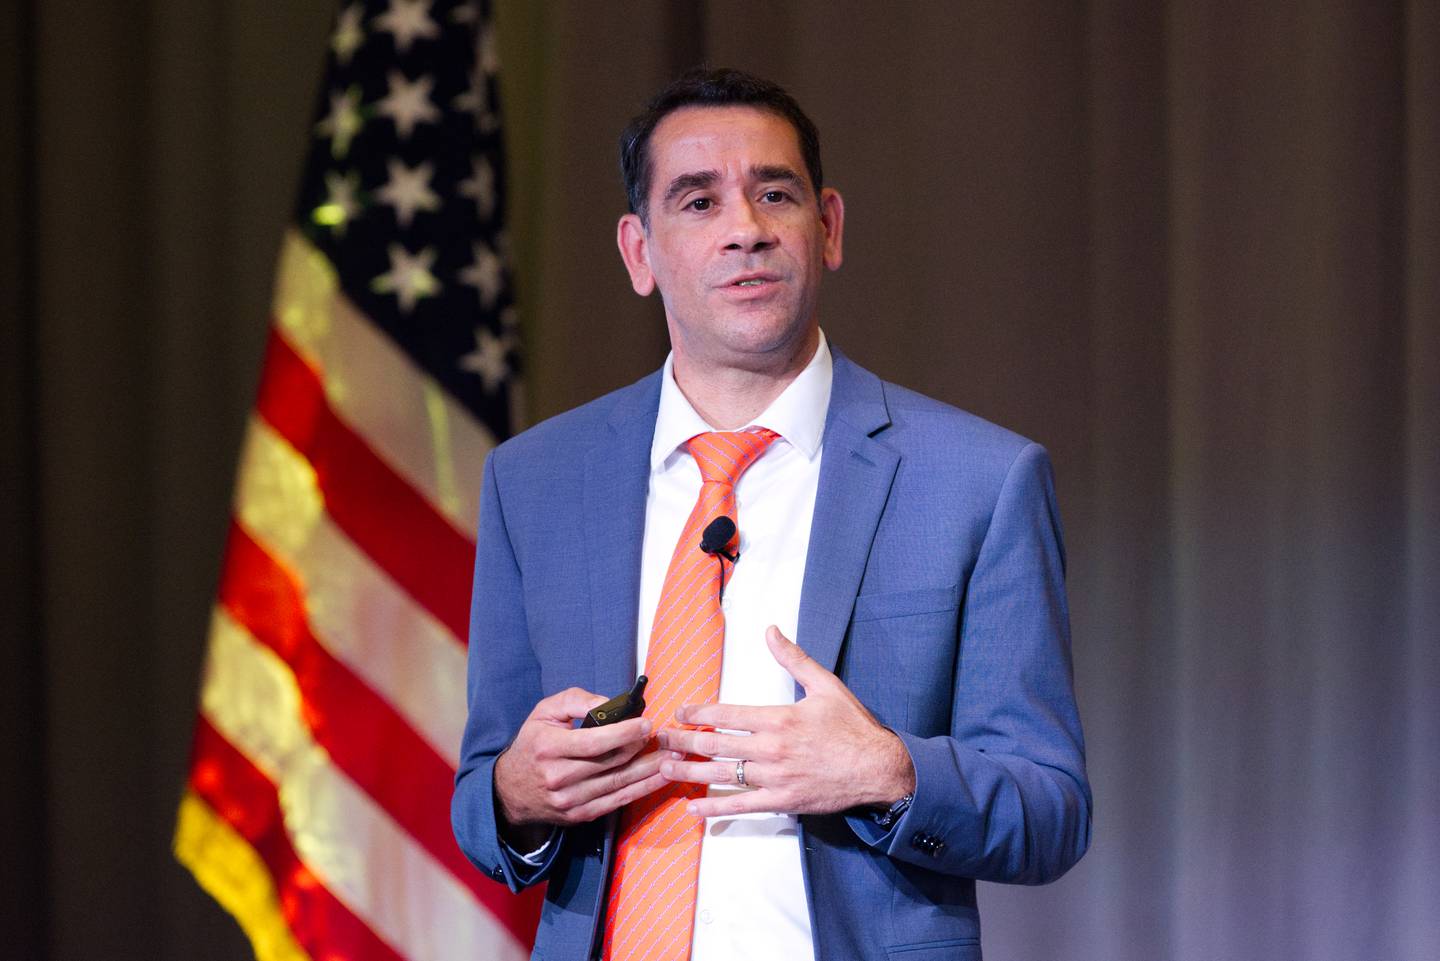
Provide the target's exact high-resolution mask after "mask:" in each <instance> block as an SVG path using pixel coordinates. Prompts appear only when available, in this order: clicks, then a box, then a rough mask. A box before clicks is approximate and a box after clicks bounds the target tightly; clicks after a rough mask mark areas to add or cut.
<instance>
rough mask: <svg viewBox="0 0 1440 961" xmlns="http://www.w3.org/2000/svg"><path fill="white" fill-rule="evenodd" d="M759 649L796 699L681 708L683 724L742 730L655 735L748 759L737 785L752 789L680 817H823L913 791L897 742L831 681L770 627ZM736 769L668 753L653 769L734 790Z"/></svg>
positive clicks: (684, 747)
mask: <svg viewBox="0 0 1440 961" xmlns="http://www.w3.org/2000/svg"><path fill="white" fill-rule="evenodd" d="M765 643H766V644H767V645H768V646H769V648H770V653H771V655H773V656H774V658H775V660H776V661H778V662H779V663H780V666H781V667H783V668H785V670H786V671H787V672H789V674H790V676H791V677H793V678H794V679H795V680H796V681H797V682H799V684H800V686H801V687H803V688H804V689H805V697H804V699H803V700H800V701H798V702H796V703H795V704H789V705H784V706H778V707H742V706H738V705H730V704H707V705H704V706H701V707H694V706H685V707H682V708H680V709H679V710H678V711H676V712H675V719H676V720H677V721H679V722H680V723H681V724H693V725H702V726H705V727H710V728H723V729H726V730H731V731H749V732H750V734H749V735H748V736H744V735H736V734H721V733H719V732H718V731H713V730H705V731H693V730H685V729H681V728H665V729H663V730H661V732H660V734H659V741H660V746H661V747H662V748H664V749H665V750H667V751H679V752H683V753H685V754H691V755H701V756H703V757H726V758H736V759H742V758H743V759H744V760H745V762H746V763H745V782H746V784H747V785H749V786H752V787H754V790H752V791H742V792H738V793H736V794H731V795H728V796H725V797H704V798H697V799H696V800H694V801H692V802H690V804H689V805H687V807H686V811H687V812H688V813H690V814H694V815H697V816H699V817H715V816H717V815H725V814H746V813H749V812H752V811H778V812H782V813H786V814H831V813H834V812H836V811H845V810H849V809H850V808H853V807H859V806H861V805H877V806H879V805H889V804H892V803H894V802H895V801H898V800H899V799H900V798H902V797H904V796H905V795H906V794H909V793H910V792H912V791H914V790H915V766H914V764H913V763H912V762H911V760H910V753H909V752H908V751H907V750H906V749H905V745H904V744H903V743H902V742H901V740H900V738H899V737H898V736H896V734H895V733H894V732H893V731H891V730H889V729H888V728H885V727H883V726H882V725H881V724H880V723H879V722H878V721H876V720H875V718H874V717H872V716H871V714H870V712H869V711H867V710H865V706H864V705H863V704H861V703H860V702H859V700H857V699H856V697H855V695H854V694H851V693H850V689H849V688H847V687H846V686H845V685H844V684H843V683H842V682H841V681H840V679H839V678H838V677H836V676H835V675H834V674H831V673H830V672H829V671H827V670H825V669H824V668H823V667H821V666H820V665H819V664H817V663H815V659H814V658H812V657H811V656H810V655H808V654H806V653H805V652H804V651H803V650H801V649H800V646H799V645H798V644H794V643H792V642H791V641H789V640H788V639H787V638H786V637H785V635H783V634H781V633H780V629H779V628H777V627H773V626H772V627H771V628H770V629H769V630H767V631H766V632H765ZM735 763H736V762H735V761H681V760H675V759H673V755H671V756H667V758H666V759H665V760H662V761H661V762H660V773H661V774H662V775H663V776H664V777H666V778H668V779H669V780H672V781H689V782H693V783H696V784H732V785H733V784H735V783H736V781H735Z"/></svg>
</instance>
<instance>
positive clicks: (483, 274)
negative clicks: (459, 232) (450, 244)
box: [460, 240, 505, 310]
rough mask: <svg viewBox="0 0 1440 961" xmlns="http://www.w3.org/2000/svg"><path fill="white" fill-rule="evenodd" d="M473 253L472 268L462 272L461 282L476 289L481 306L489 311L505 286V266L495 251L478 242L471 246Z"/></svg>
mask: <svg viewBox="0 0 1440 961" xmlns="http://www.w3.org/2000/svg"><path fill="white" fill-rule="evenodd" d="M471 252H472V254H473V255H474V259H473V260H472V261H471V263H470V266H468V267H466V268H465V269H464V270H462V271H460V282H461V283H462V284H465V285H467V286H469V287H474V288H475V289H476V290H477V291H478V292H479V294H480V304H481V306H483V307H484V308H485V309H486V310H489V309H490V308H492V307H494V306H495V301H496V300H498V299H499V297H500V290H501V289H502V288H503V287H504V285H505V278H504V269H505V265H504V264H502V263H501V261H500V258H499V257H498V256H497V255H496V253H495V251H493V250H491V249H490V248H489V247H487V246H486V245H485V244H484V243H482V242H480V241H478V240H477V241H475V242H474V243H473V244H472V245H471Z"/></svg>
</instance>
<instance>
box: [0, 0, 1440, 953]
mask: <svg viewBox="0 0 1440 961" xmlns="http://www.w3.org/2000/svg"><path fill="white" fill-rule="evenodd" d="M7 9H8V12H6V13H5V14H4V17H5V20H4V23H3V25H0V44H3V46H0V54H3V55H0V64H3V69H0V109H3V116H4V118H5V129H6V131H7V135H6V136H5V137H4V138H0V140H3V144H0V254H3V258H4V259H3V262H0V268H3V271H4V273H3V274H0V308H3V309H4V310H5V312H6V316H7V322H6V324H5V327H4V330H3V339H0V348H3V350H4V358H5V362H4V364H3V373H0V377H3V381H0V386H3V391H0V402H3V405H4V406H3V410H0V413H3V419H0V430H3V434H0V443H3V447H0V452H3V475H0V479H3V481H4V485H5V486H4V490H5V496H4V498H3V514H0V518H3V522H4V524H5V536H4V537H3V538H0V540H3V548H0V561H3V564H4V567H3V569H0V597H3V599H4V605H5V607H4V610H3V612H0V613H3V621H0V623H3V631H4V633H5V638H4V643H3V645H0V650H3V652H4V653H3V655H0V656H3V658H4V660H3V662H0V704H3V708H0V720H3V722H4V727H3V731H4V733H3V735H0V746H3V750H4V753H3V755H0V765H3V767H0V778H3V780H4V783H5V785H6V788H5V790H4V791H3V792H0V796H3V801H0V804H3V808H0V811H3V813H4V824H3V829H4V832H5V834H4V836H3V838H0V849H3V851H4V852H5V853H4V854H3V856H0V880H3V884H4V887H3V890H0V905H3V907H0V911H3V912H4V922H5V931H4V932H3V936H4V938H5V942H4V943H6V944H7V945H14V946H16V950H17V951H18V953H16V954H14V955H13V956H15V957H21V958H31V957H33V958H55V959H81V958H97V957H103V958H111V959H126V958H135V959H164V961H168V959H181V958H186V959H194V958H217V959H239V958H242V957H245V956H246V954H245V946H244V942H243V939H242V938H241V937H240V935H239V933H238V930H237V929H235V927H234V926H233V924H231V923H230V922H229V921H228V919H227V918H226V917H225V916H224V915H223V914H222V913H221V912H220V911H219V909H218V908H216V907H215V906H214V905H212V904H211V903H210V902H208V901H207V900H206V899H205V898H204V897H203V896H202V895H201V894H200V893H199V891H198V889H197V888H196V887H195V886H194V885H193V883H191V882H190V881H189V879H188V877H187V876H186V875H184V873H183V872H182V871H181V870H180V869H179V868H178V867H177V866H175V865H174V864H173V863H172V862H171V860H170V858H169V855H168V850H167V846H168V837H169V832H170V828H171V824H172V819H173V812H174V806H175V802H176V800H177V798H178V796H179V790H180V785H181V783H182V779H183V777H184V768H185V755H186V751H187V749H188V741H189V734H190V726H191V721H192V718H193V711H194V699H195V692H196V685H197V672H198V666H199V662H200V657H201V654H202V648H203V641H204V635H205V625H206V620H207V612H208V608H209V605H210V601H211V592H212V590H213V587H214V581H215V576H216V572H217V570H218V565H219V555H220V549H221V546H222V538H223V534H224V530H225V526H226V522H227V508H228V499H229V495H230V483H231V475H232V471H233V469H234V463H235V457H236V454H237V452H238V443H239V438H240V432H241V429H242V427H243V424H244V419H245V416H246V412H247V409H248V406H249V403H250V398H251V393H252V391H253V387H254V383H255V378H256V374H257V369H258V362H259V354H260V346H261V343H262V336H263V330H264V325H265V322H266V307H267V302H268V297H269V285H270V278H271V271H272V267H273V262H274V256H275V253H276V251H277V249H278V242H279V238H280V232H281V230H282V228H283V225H284V223H285V221H286V217H287V212H288V208H289V205H290V202H291V198H292V194H293V191H294V186H295V182H296V178H297V176H298V171H299V163H300V159H301V156H302V154H303V150H304V147H305V142H306V138H307V136H308V135H309V133H308V132H309V123H310V112H311V108H312V105H313V103H314V101H315V94H316V91H315V83H316V82H317V80H318V75H319V68H320V63H321V56H322V52H323V47H324V43H325V40H326V35H327V31H328V29H329V20H330V17H331V15H332V13H333V8H332V6H331V3H330V2H329V0H303V2H298V0H297V2H294V3H286V4H275V3H263V2H259V0H223V2H222V0H188V2H181V0H149V2H138V0H137V2H134V3H120V4H117V3H113V2H107V0H53V2H52V0H45V2H43V3H42V2H41V0H22V2H20V3H19V4H18V5H16V6H14V7H13V8H7ZM500 13H501V30H502V36H501V48H502V56H503V59H504V62H505V67H504V73H503V75H502V79H503V83H504V84H505V91H504V92H505V96H506V101H507V108H508V118H507V119H508V124H507V129H508V133H509V136H510V142H509V147H510V157H511V161H510V175H511V183H510V187H511V193H512V204H513V205H512V209H513V210H514V211H515V214H516V219H515V222H514V224H513V231H514V240H515V245H514V246H515V250H516V251H517V253H518V259H519V269H520V284H521V295H522V303H521V307H522V313H523V317H524V323H525V325H526V331H527V338H528V352H529V365H530V368H529V407H530V413H531V418H532V420H533V419H536V418H538V417H542V416H547V415H550V414H553V413H555V412H558V411H560V410H563V409H565V408H567V407H569V406H572V405H574V404H576V403H579V402H582V401H584V400H586V399H589V398H590V397H593V396H595V395H597V394H598V393H601V392H603V391H604V390H606V389H609V388H611V387H614V386H618V385H620V384H622V383H626V382H628V381H629V380H631V379H634V378H635V377H638V376H640V375H641V374H643V373H645V372H646V371H648V370H650V369H652V368H653V367H654V366H655V365H656V364H657V363H658V362H659V361H660V359H661V358H662V357H663V356H664V349H665V346H664V331H663V327H662V325H661V319H660V314H659V308H658V304H657V303H655V302H654V301H641V300H639V299H638V298H635V297H634V295H633V294H632V293H631V292H630V291H629V288H628V284H627V283H626V280H625V276H624V274H623V271H622V270H621V268H620V265H619V262H618V258H617V256H616V254H615V253H614V247H613V240H612V238H613V226H614V219H615V217H616V215H617V214H618V213H619V212H620V208H621V205H622V203H623V195H622V192H621V189H620V186H619V184H618V177H617V174H616V172H615V171H616V165H615V159H614V151H615V148H614V143H615V137H616V135H617V133H618V131H619V129H620V127H621V125H622V124H623V122H624V121H625V119H626V118H627V117H628V116H629V114H630V113H631V112H633V110H634V109H635V108H636V107H637V106H638V105H639V104H640V102H641V101H642V100H643V99H644V98H645V96H646V95H647V94H648V93H649V92H651V91H652V90H653V89H654V88H655V87H657V86H658V85H659V84H660V83H662V82H663V81H664V79H666V78H667V77H669V76H670V75H672V74H673V73H674V72H676V71H677V70H678V69H680V68H682V67H684V66H687V65H689V64H691V63H694V62H696V61H698V60H702V59H704V60H708V61H710V62H712V63H716V64H733V65H736V66H740V67H743V68H747V69H751V70H755V71H757V72H760V73H764V74H766V75H769V76H771V77H774V78H775V79H777V80H779V81H780V82H782V83H784V84H786V85H787V86H789V87H790V88H791V89H792V91H793V92H794V93H795V94H796V95H797V96H798V97H799V99H800V100H801V101H802V102H803V103H804V104H806V105H807V108H808V109H809V110H810V111H811V113H812V114H813V116H814V117H815V119H816V120H817V122H818V123H819V126H820V129H821V132H822V137H823V140H824V145H825V160H826V171H827V177H828V179H829V181H830V182H831V183H832V184H833V185H835V186H837V187H839V188H840V189H841V190H842V191H843V192H844V194H845V196H846V200H847V212H848V223H847V232H846V240H847V245H846V247H847V249H846V255H847V257H846V264H845V266H844V269H843V270H842V271H841V272H840V273H839V274H837V275H835V276H833V277H832V278H830V279H829V280H828V281H827V286H826V288H825V291H824V295H823V303H822V322H823V324H824V326H825V329H826V330H827V332H828V333H829V335H830V336H831V338H832V340H833V341H834V342H835V343H837V344H838V345H840V346H841V347H842V348H843V349H844V350H845V351H847V352H848V353H849V354H850V355H851V356H852V357H855V358H856V359H858V360H859V361H861V362H862V363H865V364H867V365H869V366H871V367H872V368H873V369H875V370H877V371H878V372H880V373H881V374H882V375H884V376H887V377H889V378H891V379H894V380H898V381H901V382H903V383H905V384H907V385H909V386H912V387H915V388H918V389H920V390H923V391H925V392H928V393H930V394H933V395H935V396H937V397H940V398H942V399H945V400H947V401H950V402H952V403H955V404H958V405H960V406H963V407H966V408H968V409H970V410H973V411H975V412H976V413H979V414H981V415H982V416H985V417H988V418H990V419H993V420H996V421H999V422H1000V423H1003V424H1006V425H1007V426H1010V427H1012V428H1014V429H1016V430H1018V431H1020V432H1022V433H1025V434H1027V435H1029V436H1031V437H1033V438H1035V439H1037V440H1039V441H1041V442H1042V443H1044V444H1046V445H1047V446H1048V447H1049V448H1050V450H1051V452H1052V453H1053V455H1054V458H1055V463H1056V469H1057V473H1058V478H1059V486H1060V497H1061V506H1062V510H1063V512H1064V517H1065V523H1066V530H1067V542H1068V547H1069V561H1070V563H1069V584H1070V592H1071V600H1072V607H1073V622H1074V635H1075V659H1076V671H1077V685H1078V688H1079V695H1080V700H1081V709H1082V713H1083V719H1084V722H1085V728H1086V734H1087V738H1088V741H1089V756H1090V765H1091V776H1092V781H1093V784H1094V788H1095V795H1096V812H1097V813H1096V825H1095V828H1096V830H1095V843H1094V846H1093V848H1092V850H1091V853H1090V854H1089V855H1088V856H1087V857H1086V859H1085V860H1084V861H1083V862H1082V863H1081V864H1080V866H1079V867H1077V868H1076V869H1075V870H1074V871H1073V872H1071V874H1069V875H1068V876H1066V877H1065V878H1063V879H1062V880H1061V881H1059V882H1058V883H1056V884H1054V885H1052V886H1049V887H1046V888H1041V889H1011V888H1001V887H997V886H986V887H985V888H984V890H983V892H982V905H983V908H982V910H983V917H984V922H985V931H986V933H985V949H986V953H987V957H990V958H992V959H996V961H1006V959H1014V961H1164V959H1178V961H1231V959H1233V961H1248V959H1257V961H1259V959H1264V961H1376V959H1380V961H1427V959H1432V958H1435V957H1440V910H1437V908H1436V905H1440V747H1437V745H1440V697H1437V695H1436V693H1435V692H1436V690H1437V688H1440V10H1437V4H1435V3H1434V2H1428V0H1427V2H1422V0H1410V2H1375V0H1310V2H1297V3H1286V4H1279V3H1258V4H1257V3H1248V2H1240V0H1228V2H1211V3H1180V2H1168V3H1149V2H1138V0H1132V2H1122V0H1089V2H1084V3H1074V4H1055V3H1048V2H1038V0H1037V2H1012V3H985V2H956V3H942V2H933V3H922V2H911V3H901V2H896V3H886V4H880V3H862V2H837V0H796V2H792V3H787V4H783V5H781V4H774V3H760V2H755V0H731V2H726V3H718V2H717V3H705V2H681V3H667V2H660V0H652V2H648V3H618V2H617V3H596V2H579V0H575V2H563V3H562V2H557V3H547V4H532V3H526V2H522V0H505V2H502V3H501V4H500ZM9 318H13V319H14V322H13V323H12V322H11V320H10V319H9ZM477 480H478V479H477ZM5 953H6V955H7V956H11V952H10V949H8V948H7V949H6V952H5ZM455 956H456V957H457V958H465V957H469V955H468V954H467V953H466V952H465V951H464V950H463V946H457V952H456V955H455Z"/></svg>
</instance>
